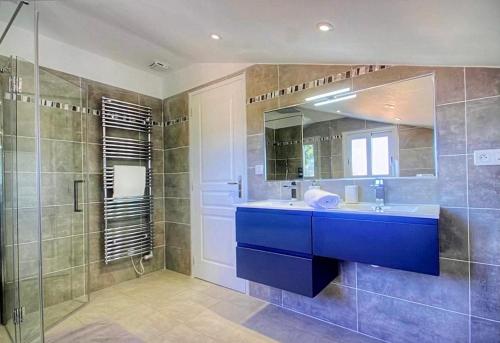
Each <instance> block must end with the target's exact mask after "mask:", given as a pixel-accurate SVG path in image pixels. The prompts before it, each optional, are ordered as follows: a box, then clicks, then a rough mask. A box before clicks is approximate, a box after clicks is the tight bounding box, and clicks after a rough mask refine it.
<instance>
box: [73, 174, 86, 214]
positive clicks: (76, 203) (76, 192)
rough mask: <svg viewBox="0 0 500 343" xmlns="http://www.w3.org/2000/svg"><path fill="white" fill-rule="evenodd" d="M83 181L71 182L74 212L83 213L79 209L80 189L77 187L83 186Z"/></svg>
mask: <svg viewBox="0 0 500 343" xmlns="http://www.w3.org/2000/svg"><path fill="white" fill-rule="evenodd" d="M83 182H84V180H75V181H73V210H74V211H75V212H83V210H82V209H81V208H80V203H79V200H80V187H78V185H79V184H80V183H81V184H83Z"/></svg>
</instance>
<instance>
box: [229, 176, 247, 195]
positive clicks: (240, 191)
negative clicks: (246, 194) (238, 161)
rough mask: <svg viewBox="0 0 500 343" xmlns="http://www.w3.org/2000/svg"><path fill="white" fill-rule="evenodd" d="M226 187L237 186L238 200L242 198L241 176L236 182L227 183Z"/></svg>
mask: <svg viewBox="0 0 500 343" xmlns="http://www.w3.org/2000/svg"><path fill="white" fill-rule="evenodd" d="M227 184H228V185H238V198H240V199H241V197H242V196H243V187H242V184H241V176H238V182H234V181H230V182H228V183H227Z"/></svg>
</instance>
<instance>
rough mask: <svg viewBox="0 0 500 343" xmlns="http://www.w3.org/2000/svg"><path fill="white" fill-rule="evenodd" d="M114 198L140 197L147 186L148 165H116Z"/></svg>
mask: <svg viewBox="0 0 500 343" xmlns="http://www.w3.org/2000/svg"><path fill="white" fill-rule="evenodd" d="M113 169H114V170H113V171H114V175H113V198H124V197H138V196H143V195H144V189H145V188H146V167H141V166H114V167H113Z"/></svg>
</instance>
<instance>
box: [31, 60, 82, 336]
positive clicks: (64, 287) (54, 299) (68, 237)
mask: <svg viewBox="0 0 500 343" xmlns="http://www.w3.org/2000/svg"><path fill="white" fill-rule="evenodd" d="M40 98H41V107H40V114H41V160H42V164H41V167H42V168H41V171H42V193H41V194H42V256H43V268H42V270H43V276H42V278H43V289H44V294H43V300H44V326H45V328H46V329H49V328H50V327H52V326H53V325H54V324H56V323H57V322H59V321H61V320H63V319H64V318H66V317H67V316H68V315H69V314H71V313H72V312H74V311H75V310H77V309H78V308H80V307H81V306H82V305H84V304H85V303H86V302H88V230H87V223H88V217H87V213H88V211H87V205H88V196H87V194H88V192H87V184H88V182H87V171H86V167H87V163H85V158H86V155H87V154H86V148H87V144H86V139H87V134H86V127H87V125H86V118H87V114H86V112H84V108H86V107H87V106H86V98H87V97H86V94H85V92H84V90H83V89H82V86H81V79H80V78H78V77H74V76H71V75H67V74H64V73H59V72H55V71H52V70H48V69H45V68H43V67H40ZM49 332H50V331H49Z"/></svg>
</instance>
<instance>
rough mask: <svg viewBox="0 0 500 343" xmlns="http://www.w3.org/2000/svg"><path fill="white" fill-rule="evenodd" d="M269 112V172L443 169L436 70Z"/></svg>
mask: <svg viewBox="0 0 500 343" xmlns="http://www.w3.org/2000/svg"><path fill="white" fill-rule="evenodd" d="M264 115H265V118H264V119H265V120H264V121H265V139H266V175H267V179H268V180H296V179H338V178H372V177H421V178H422V177H434V176H436V158H435V156H436V154H435V132H434V131H435V130H434V125H435V118H434V78H433V76H432V75H427V76H423V77H419V78H413V79H408V80H404V81H400V82H394V83H390V84H386V85H382V86H378V87H373V88H369V89H366V90H362V91H358V92H351V90H350V89H349V88H344V89H338V90H336V91H331V92H328V93H324V94H318V95H316V96H312V97H310V98H307V99H306V102H305V103H303V104H300V105H296V106H291V107H286V108H280V109H276V110H273V111H269V112H265V114H264Z"/></svg>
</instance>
